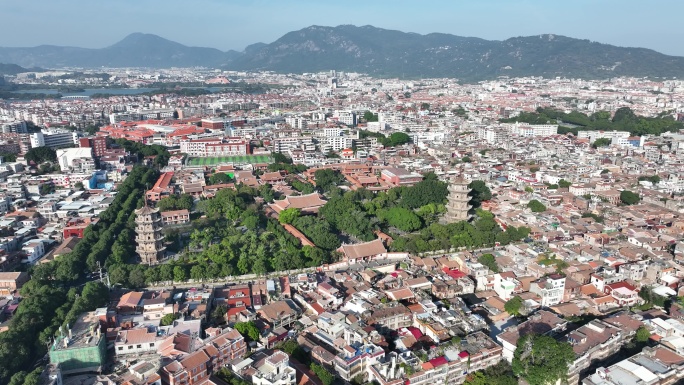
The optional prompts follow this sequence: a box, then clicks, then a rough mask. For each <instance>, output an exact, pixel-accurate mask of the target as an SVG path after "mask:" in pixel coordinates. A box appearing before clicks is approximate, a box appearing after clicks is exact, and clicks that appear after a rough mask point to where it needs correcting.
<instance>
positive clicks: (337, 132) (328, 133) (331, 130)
mask: <svg viewBox="0 0 684 385" xmlns="http://www.w3.org/2000/svg"><path fill="white" fill-rule="evenodd" d="M323 136H324V137H326V138H333V137H336V136H342V129H341V128H339V127H325V128H323Z"/></svg>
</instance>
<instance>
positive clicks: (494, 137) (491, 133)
mask: <svg viewBox="0 0 684 385" xmlns="http://www.w3.org/2000/svg"><path fill="white" fill-rule="evenodd" d="M477 138H478V139H480V140H485V141H487V143H489V144H496V143H501V142H503V141H505V140H506V139H507V138H508V135H507V133H506V132H505V131H503V130H502V129H500V128H497V127H491V126H489V127H479V128H478V129H477Z"/></svg>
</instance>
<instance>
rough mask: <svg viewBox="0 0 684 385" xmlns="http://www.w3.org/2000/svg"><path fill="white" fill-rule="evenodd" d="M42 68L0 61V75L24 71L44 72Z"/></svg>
mask: <svg viewBox="0 0 684 385" xmlns="http://www.w3.org/2000/svg"><path fill="white" fill-rule="evenodd" d="M43 71H45V70H44V69H42V68H24V67H21V66H18V65H16V64H4V63H0V75H16V74H20V73H22V72H43Z"/></svg>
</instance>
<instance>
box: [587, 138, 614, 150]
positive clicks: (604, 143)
mask: <svg viewBox="0 0 684 385" xmlns="http://www.w3.org/2000/svg"><path fill="white" fill-rule="evenodd" d="M611 142H612V141H611V139H610V138H598V139H596V140H595V141H594V143H592V144H591V147H593V148H599V147H608V146H610V143H611Z"/></svg>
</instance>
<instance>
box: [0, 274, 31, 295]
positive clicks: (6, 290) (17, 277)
mask: <svg viewBox="0 0 684 385" xmlns="http://www.w3.org/2000/svg"><path fill="white" fill-rule="evenodd" d="M28 280H29V274H28V273H27V272H25V271H16V272H14V271H9V272H0V295H9V294H12V293H14V292H16V291H17V290H19V289H21V287H22V286H23V285H24V284H25V283H26V282H28Z"/></svg>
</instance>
